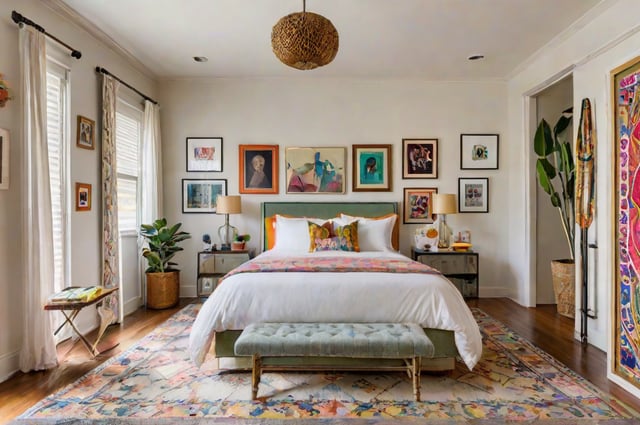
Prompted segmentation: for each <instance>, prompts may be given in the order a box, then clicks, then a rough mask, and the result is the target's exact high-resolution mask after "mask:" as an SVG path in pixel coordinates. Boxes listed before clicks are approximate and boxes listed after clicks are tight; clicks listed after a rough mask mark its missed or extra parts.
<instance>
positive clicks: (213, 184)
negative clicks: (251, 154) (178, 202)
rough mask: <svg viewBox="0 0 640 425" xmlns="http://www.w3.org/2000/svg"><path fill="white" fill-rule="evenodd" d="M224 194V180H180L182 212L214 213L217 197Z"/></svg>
mask: <svg viewBox="0 0 640 425" xmlns="http://www.w3.org/2000/svg"><path fill="white" fill-rule="evenodd" d="M226 194H227V180H226V179H216V180H207V179H182V212H183V213H215V212H216V206H217V201H218V196H220V195H222V196H224V195H226Z"/></svg>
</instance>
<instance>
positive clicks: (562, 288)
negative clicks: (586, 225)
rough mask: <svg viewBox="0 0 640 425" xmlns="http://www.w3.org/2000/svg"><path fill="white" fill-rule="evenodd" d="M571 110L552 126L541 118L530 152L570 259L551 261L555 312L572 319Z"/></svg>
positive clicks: (572, 207) (573, 315) (573, 273)
mask: <svg viewBox="0 0 640 425" xmlns="http://www.w3.org/2000/svg"><path fill="white" fill-rule="evenodd" d="M572 119H573V108H568V109H566V110H564V111H563V112H562V115H561V116H560V118H559V119H558V121H557V122H556V124H555V126H554V127H553V132H552V130H551V127H550V126H549V124H548V123H547V122H546V121H545V120H544V119H543V120H542V121H540V124H538V128H537V129H536V134H535V137H534V150H535V153H536V154H537V155H538V160H537V163H536V171H537V174H538V182H539V183H540V187H542V189H543V190H544V191H545V192H546V193H547V194H548V195H549V198H550V200H551V204H552V205H553V206H554V207H555V208H557V209H558V213H559V216H560V220H561V222H562V229H563V230H564V236H565V238H566V240H567V244H568V247H569V252H570V255H571V258H566V259H558V260H553V261H552V262H551V275H552V280H553V290H554V294H555V297H556V304H557V308H558V313H559V314H562V315H564V316H568V317H575V265H574V239H573V238H574V227H575V225H574V223H575V221H576V220H575V208H574V193H575V164H574V162H573V152H572V149H571V142H570V141H569V140H568V137H570V136H571V135H570V134H567V133H568V131H567V129H569V128H571V127H570V125H571V121H572Z"/></svg>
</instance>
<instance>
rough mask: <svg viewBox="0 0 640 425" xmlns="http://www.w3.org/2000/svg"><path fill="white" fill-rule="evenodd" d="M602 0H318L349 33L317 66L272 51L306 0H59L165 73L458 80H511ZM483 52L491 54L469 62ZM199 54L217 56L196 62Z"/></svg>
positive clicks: (313, 6)
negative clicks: (300, 66)
mask: <svg viewBox="0 0 640 425" xmlns="http://www.w3.org/2000/svg"><path fill="white" fill-rule="evenodd" d="M50 1H51V0H50ZM601 1H602V0H309V1H307V11H310V12H315V13H319V14H321V15H323V16H325V17H326V18H328V19H330V20H331V21H332V22H333V24H334V26H335V27H336V29H337V30H338V33H339V35H340V50H339V51H338V55H337V56H336V58H335V59H334V61H333V62H331V63H330V64H328V65H326V66H324V67H321V68H317V69H314V70H309V71H300V70H296V69H293V68H289V67H287V66H285V65H283V64H282V63H280V62H279V61H278V59H277V58H276V57H275V56H274V55H273V53H272V51H271V28H272V27H273V25H274V24H275V23H276V22H277V21H278V19H280V18H281V17H282V16H284V15H287V14H289V13H293V12H298V11H301V10H302V0H244V1H242V0H58V1H57V2H58V3H60V4H62V5H64V6H65V8H67V9H68V8H71V9H72V11H71V12H72V13H75V14H78V15H80V16H81V17H82V18H84V19H86V20H87V21H89V22H90V23H92V24H93V25H95V27H97V28H99V29H100V30H101V31H102V32H103V33H104V34H106V35H107V36H108V37H109V38H111V39H112V40H113V41H115V42H116V43H117V44H118V45H119V46H120V48H122V49H124V50H125V51H127V52H128V53H129V54H130V55H131V56H133V57H134V58H136V59H137V61H139V62H140V63H142V64H143V65H144V66H145V67H146V68H147V69H148V70H149V71H150V72H151V73H152V74H153V75H154V76H156V77H158V78H174V77H256V76H257V77H279V76H305V77H358V78H362V77H372V78H424V79H429V80H448V81H456V80H504V79H507V78H508V77H509V75H511V74H512V73H513V72H514V71H515V70H517V69H518V66H519V65H521V64H522V63H523V62H525V61H526V60H527V58H529V57H530V56H532V55H534V54H535V53H536V52H537V51H538V50H540V49H541V48H542V47H544V46H545V45H546V44H547V43H549V42H550V41H551V40H552V39H553V38H554V37H556V36H558V35H559V34H561V33H562V32H563V31H564V30H566V29H567V28H568V27H569V26H570V25H571V24H572V23H574V22H575V21H576V20H578V19H580V18H581V17H583V15H585V13H587V12H588V11H589V10H590V9H592V8H593V7H594V6H596V5H598V3H601ZM605 1H606V0H605ZM54 3H55V1H54ZM587 16H590V15H587ZM85 23H86V22H85ZM85 27H86V25H85ZM475 54H482V55H484V56H485V59H483V60H480V61H469V60H467V58H468V57H469V56H471V55H475ZM194 56H206V57H208V58H209V61H208V62H206V63H196V62H195V61H194V60H193V57H194Z"/></svg>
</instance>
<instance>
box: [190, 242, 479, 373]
mask: <svg viewBox="0 0 640 425" xmlns="http://www.w3.org/2000/svg"><path fill="white" fill-rule="evenodd" d="M283 255H286V254H282V253H280V254H278V253H277V252H273V251H266V252H264V253H262V254H260V255H259V256H257V257H256V258H254V259H253V260H251V261H256V260H257V259H259V258H268V257H274V256H283ZM288 255H289V256H290V255H291V254H288ZM304 255H310V256H315V257H318V256H335V255H342V256H371V257H383V258H403V259H406V260H407V261H411V260H409V259H408V258H406V257H404V256H403V255H401V254H399V253H395V252H360V253H355V252H339V253H336V252H335V251H330V252H316V253H309V254H304ZM258 274H259V275H260V276H259V277H258V276H257V275H258ZM258 322H396V323H402V322H410V323H417V324H419V325H420V326H422V327H423V328H435V329H445V330H450V331H453V332H454V334H455V342H456V347H457V349H458V352H459V354H460V356H461V358H462V360H463V361H464V362H465V364H466V365H467V367H469V369H472V368H473V367H474V366H475V364H476V363H477V362H478V360H480V357H481V356H482V337H481V335H480V330H479V328H478V325H477V323H476V321H475V319H474V318H473V315H472V313H471V311H470V310H469V308H468V306H467V305H466V303H465V301H464V299H463V298H462V295H461V294H460V292H459V291H458V290H457V289H456V287H455V286H454V285H453V284H452V283H451V282H450V281H449V280H448V279H446V278H445V277H443V276H442V275H440V274H418V273H369V272H347V273H325V272H316V273H309V272H306V273H302V272H287V273H282V272H269V273H239V274H235V275H233V276H229V277H227V278H225V279H224V281H223V282H222V283H221V284H220V285H219V286H218V287H217V288H216V290H215V291H214V292H213V293H212V294H211V295H210V296H209V298H208V299H207V300H206V302H205V303H204V305H203V306H202V308H201V310H200V312H199V313H198V316H197V317H196V320H195V322H194V324H193V327H192V329H191V334H190V336H189V350H190V355H191V358H192V359H193V361H195V362H196V363H197V364H201V363H202V362H203V361H204V358H205V356H206V354H207V352H208V351H209V348H210V345H211V342H212V340H213V335H214V333H215V332H219V331H225V330H240V329H244V328H245V327H246V326H247V325H249V324H251V323H258Z"/></svg>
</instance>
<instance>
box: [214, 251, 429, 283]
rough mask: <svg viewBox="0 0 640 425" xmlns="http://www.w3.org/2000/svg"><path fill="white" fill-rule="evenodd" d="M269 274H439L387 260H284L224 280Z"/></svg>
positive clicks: (256, 263) (242, 269)
mask: <svg viewBox="0 0 640 425" xmlns="http://www.w3.org/2000/svg"><path fill="white" fill-rule="evenodd" d="M257 272H260V273H269V272H311V273H312V272H334V273H347V272H374V273H422V274H440V272H439V271H438V270H436V269H434V268H432V267H429V266H427V265H426V264H422V263H419V262H417V261H411V260H408V259H407V260H402V259H395V258H394V259H390V258H370V257H369V258H354V257H341V256H335V257H287V258H263V259H256V260H253V261H249V262H247V263H244V264H242V265H241V266H239V267H237V268H236V269H234V270H232V271H231V272H229V273H227V275H226V276H225V278H227V277H229V276H232V275H234V274H238V273H257Z"/></svg>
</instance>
